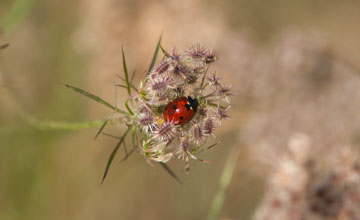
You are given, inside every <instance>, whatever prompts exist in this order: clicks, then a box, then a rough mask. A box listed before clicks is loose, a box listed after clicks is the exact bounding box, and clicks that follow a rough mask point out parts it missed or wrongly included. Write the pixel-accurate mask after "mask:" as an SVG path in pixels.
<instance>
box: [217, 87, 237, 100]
mask: <svg viewBox="0 0 360 220" xmlns="http://www.w3.org/2000/svg"><path fill="white" fill-rule="evenodd" d="M216 94H217V95H218V96H219V97H220V98H223V99H224V100H225V101H226V102H227V103H230V98H229V96H231V95H233V93H232V92H231V86H218V87H217V88H216Z"/></svg>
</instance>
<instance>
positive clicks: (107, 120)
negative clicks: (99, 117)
mask: <svg viewBox="0 0 360 220" xmlns="http://www.w3.org/2000/svg"><path fill="white" fill-rule="evenodd" d="M109 120H110V118H108V119H106V120H105V121H104V123H103V124H102V125H101V127H100V129H99V130H98V132H97V134H96V135H95V137H94V140H95V139H96V138H97V137H98V136H99V135H100V134H101V132H102V131H103V130H104V128H105V126H106V125H107V124H108V123H109Z"/></svg>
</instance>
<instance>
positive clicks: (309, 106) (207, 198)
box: [0, 0, 360, 220]
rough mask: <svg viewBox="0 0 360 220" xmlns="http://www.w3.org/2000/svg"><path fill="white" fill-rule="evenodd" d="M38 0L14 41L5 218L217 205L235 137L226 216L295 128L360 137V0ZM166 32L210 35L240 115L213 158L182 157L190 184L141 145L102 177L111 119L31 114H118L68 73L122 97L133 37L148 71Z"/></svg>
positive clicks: (251, 194) (162, 214)
mask: <svg viewBox="0 0 360 220" xmlns="http://www.w3.org/2000/svg"><path fill="white" fill-rule="evenodd" d="M14 2H15V1H14V0H2V1H1V2H0V21H1V19H3V18H4V17H5V16H7V14H8V12H9V11H10V10H11V9H12V7H13V5H14ZM33 2H34V5H33V6H32V7H31V9H29V12H28V13H27V14H26V15H25V16H24V18H22V19H21V20H20V21H19V23H18V24H17V25H16V27H14V29H13V30H11V32H9V33H5V35H4V37H3V39H2V41H4V42H9V43H10V47H9V48H7V49H6V50H3V51H0V219H11V220H12V219H87V220H90V219H174V220H177V219H178V220H180V219H187V220H188V219H189V220H190V219H194V220H195V219H206V218H207V215H208V212H209V210H210V206H211V203H212V199H213V197H214V195H215V193H216V192H217V190H218V186H219V178H220V176H221V172H222V169H223V167H224V164H225V161H226V158H227V157H228V155H229V154H230V152H233V151H232V149H234V148H235V149H236V151H238V152H239V155H240V156H239V158H238V163H237V166H236V169H235V171H234V175H233V179H232V182H231V185H230V187H229V188H228V190H227V193H226V197H225V202H224V206H223V209H222V211H221V218H222V219H250V218H251V217H252V216H253V215H254V213H255V210H256V207H257V206H258V205H259V203H260V201H261V198H262V195H263V191H264V190H263V185H264V183H263V181H264V178H265V177H266V175H267V172H266V170H267V169H266V168H269V166H271V162H272V160H276V156H277V155H278V154H279V153H281V151H282V150H281V149H282V147H283V146H284V145H286V142H287V140H288V138H289V137H290V136H291V135H292V134H293V133H296V132H302V133H305V134H307V135H309V136H310V138H311V139H312V142H313V143H314V145H316V146H331V145H334V144H335V143H336V144H338V143H346V144H350V145H352V146H355V147H358V145H359V143H360V141H359V140H360V139H359V137H360V136H359V131H360V126H359V125H358V124H359V123H358V121H359V119H360V117H359V115H358V112H359V110H360V105H359V104H358V102H359V98H360V87H359V86H360V72H358V71H357V67H360V52H359V51H360V42H359V39H360V29H359V24H358V23H359V22H358V21H359V20H360V13H359V10H360V2H358V1H351V0H344V1H335V0H328V1H319V0H317V1H310V0H297V1H285V0H274V1H254V0H238V1H235V0H233V1H214V0H192V1H187V0H186V1H174V0H169V1H165V0H164V1H146V0H132V1H131V0H103V1H99V0H81V1H70V0H51V1H45V0H37V1H33ZM161 34H162V35H163V41H162V45H163V47H164V48H166V49H168V50H172V48H174V47H176V48H178V49H179V50H185V49H187V48H189V47H191V46H193V45H194V44H196V43H200V44H202V45H204V46H206V47H210V48H213V49H214V50H215V51H216V52H217V54H218V56H219V57H220V59H219V60H218V61H217V62H216V63H215V64H214V65H213V66H212V67H211V69H210V72H214V71H215V70H216V72H217V74H219V76H220V77H221V78H222V80H223V82H224V83H225V84H232V88H233V91H234V92H235V93H236V95H234V96H233V97H232V98H231V100H232V108H231V113H230V114H231V119H229V120H227V121H225V122H224V123H223V125H222V127H221V128H220V129H218V132H217V138H218V139H219V140H221V144H219V146H217V147H216V148H213V149H211V150H209V151H207V152H204V153H203V154H202V155H201V157H202V158H204V159H207V160H210V161H211V163H209V164H203V163H200V162H197V161H191V162H190V166H191V168H192V169H191V172H190V174H189V175H186V174H185V172H184V171H183V166H184V163H183V162H182V161H171V162H170V163H169V166H170V167H171V168H172V169H173V170H174V171H175V172H176V173H177V174H178V176H179V177H180V178H181V179H182V181H183V185H179V184H178V183H177V182H175V181H174V180H173V179H172V178H170V177H169V176H168V175H167V174H166V173H165V172H164V171H163V170H162V169H161V167H160V166H155V167H151V166H149V165H148V164H147V163H146V162H145V160H144V159H143V158H142V156H141V155H135V154H134V155H132V156H131V157H130V158H129V159H128V160H127V161H126V162H125V163H121V164H119V163H118V161H120V159H121V156H123V152H122V151H121V152H120V154H118V157H117V158H116V162H114V164H113V166H112V169H111V170H110V173H109V176H108V178H107V179H106V181H105V183H104V184H101V178H102V175H103V171H104V168H105V164H106V161H107V158H108V155H109V154H110V152H111V150H112V148H113V147H114V145H115V144H116V140H113V139H111V138H108V137H105V136H101V137H100V138H98V139H97V140H96V141H94V140H93V138H94V136H95V135H96V132H97V128H89V129H85V130H80V131H58V130H44V129H41V128H39V127H36V126H34V124H33V123H29V117H31V118H36V119H39V120H41V121H49V120H52V121H63V122H82V121H88V120H98V119H105V118H106V117H107V116H108V115H110V114H111V111H110V110H109V109H107V108H105V107H104V106H101V105H100V104H98V103H94V102H92V101H91V100H89V99H86V98H84V97H82V96H80V95H78V94H75V93H73V92H72V91H69V90H67V89H65V88H64V87H62V86H60V85H59V84H58V83H59V82H62V83H68V84H71V85H75V86H78V87H81V88H84V89H86V90H87V91H90V92H92V93H94V94H97V95H98V96H100V97H103V98H104V99H105V100H108V101H110V102H114V98H115V95H114V84H115V83H118V79H117V77H116V74H121V73H122V64H121V46H122V45H123V46H124V49H125V52H126V55H127V61H128V66H129V67H130V69H133V68H136V71H137V73H138V75H137V76H136V78H135V82H137V81H139V80H140V79H141V76H142V75H143V73H144V72H145V71H146V68H147V66H148V65H149V63H150V60H151V57H152V54H153V51H154V49H155V46H156V43H157V40H158V39H159V36H160V35H161ZM118 93H119V94H118V100H117V102H118V103H122V101H123V100H124V97H125V96H126V93H125V91H122V90H119V91H118ZM123 129H124V128H123V127H121V126H120V127H117V126H113V127H111V128H110V127H109V128H108V129H107V131H108V132H112V133H113V134H118V135H120V134H121V132H122V131H123ZM254 149H256V150H254ZM320 151H321V150H320ZM264 170H265V171H264Z"/></svg>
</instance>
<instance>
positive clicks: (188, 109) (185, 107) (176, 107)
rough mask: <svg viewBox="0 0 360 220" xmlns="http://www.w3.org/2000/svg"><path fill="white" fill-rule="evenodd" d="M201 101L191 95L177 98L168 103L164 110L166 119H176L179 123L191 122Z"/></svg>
mask: <svg viewBox="0 0 360 220" xmlns="http://www.w3.org/2000/svg"><path fill="white" fill-rule="evenodd" d="M198 106H199V102H198V101H197V99H193V98H191V97H190V96H188V97H187V98H186V97H185V96H183V97H180V98H177V99H175V100H173V101H171V102H169V104H167V106H166V108H165V111H164V119H165V120H168V121H174V122H176V124H178V125H183V124H186V123H187V122H189V121H190V120H191V119H192V118H193V117H194V115H195V114H196V111H197V107H198Z"/></svg>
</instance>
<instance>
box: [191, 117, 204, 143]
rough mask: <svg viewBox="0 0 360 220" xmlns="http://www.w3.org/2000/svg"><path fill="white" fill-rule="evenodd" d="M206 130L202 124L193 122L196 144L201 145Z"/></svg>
mask: <svg viewBox="0 0 360 220" xmlns="http://www.w3.org/2000/svg"><path fill="white" fill-rule="evenodd" d="M204 136H205V135H204V130H203V128H202V126H201V125H200V124H199V123H198V122H195V123H193V124H192V137H193V140H194V142H195V144H196V145H200V144H201V142H202V140H203V139H204V138H205V137H204Z"/></svg>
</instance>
